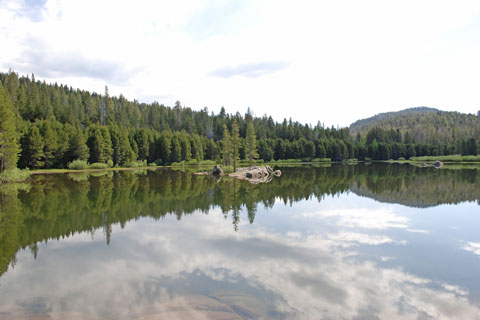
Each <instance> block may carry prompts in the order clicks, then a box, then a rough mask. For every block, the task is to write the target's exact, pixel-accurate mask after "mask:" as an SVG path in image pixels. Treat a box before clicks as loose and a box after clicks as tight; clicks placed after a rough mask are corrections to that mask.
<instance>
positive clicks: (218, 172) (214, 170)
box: [212, 165, 223, 175]
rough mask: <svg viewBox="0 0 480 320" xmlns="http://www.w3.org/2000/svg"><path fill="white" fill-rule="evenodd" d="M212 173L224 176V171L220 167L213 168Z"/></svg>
mask: <svg viewBox="0 0 480 320" xmlns="http://www.w3.org/2000/svg"><path fill="white" fill-rule="evenodd" d="M212 173H213V174H214V175H222V174H223V170H222V168H220V167H219V166H218V165H215V167H213V171H212Z"/></svg>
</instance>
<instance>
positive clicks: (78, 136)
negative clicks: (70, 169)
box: [67, 128, 89, 163]
mask: <svg viewBox="0 0 480 320" xmlns="http://www.w3.org/2000/svg"><path fill="white" fill-rule="evenodd" d="M88 156H89V150H88V147H87V144H86V139H85V136H84V134H83V132H82V130H80V129H78V128H77V129H75V130H74V131H73V133H72V136H71V137H70V139H69V143H68V149H67V163H68V162H72V161H74V160H88Z"/></svg>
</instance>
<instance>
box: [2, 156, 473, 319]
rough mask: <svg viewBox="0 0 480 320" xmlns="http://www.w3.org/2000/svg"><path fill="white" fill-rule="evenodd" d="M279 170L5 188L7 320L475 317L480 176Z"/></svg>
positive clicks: (54, 180)
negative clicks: (252, 177)
mask: <svg viewBox="0 0 480 320" xmlns="http://www.w3.org/2000/svg"><path fill="white" fill-rule="evenodd" d="M278 168H279V169H281V170H282V172H283V175H282V176H281V177H279V178H277V177H275V178H274V179H273V180H272V181H271V182H270V183H265V184H256V185H254V184H250V183H248V182H246V181H240V180H235V179H232V178H227V177H224V178H222V179H220V180H219V181H217V180H215V179H214V178H213V177H209V176H196V175H193V174H191V173H189V172H182V171H181V170H172V169H166V168H165V169H164V168H160V169H157V170H139V171H116V172H113V171H104V172H96V173H91V174H88V173H69V174H49V175H34V176H33V178H32V181H31V183H29V184H11V185H5V186H2V187H1V188H0V203H1V213H0V221H1V222H0V223H1V224H0V319H192V318H198V319H480V272H479V271H480V229H479V226H480V172H479V170H478V169H475V167H472V168H463V169H448V168H442V169H434V168H419V167H415V166H411V165H396V164H371V165H366V164H358V165H355V166H343V165H332V166H297V167H278ZM275 169H277V167H276V168H275Z"/></svg>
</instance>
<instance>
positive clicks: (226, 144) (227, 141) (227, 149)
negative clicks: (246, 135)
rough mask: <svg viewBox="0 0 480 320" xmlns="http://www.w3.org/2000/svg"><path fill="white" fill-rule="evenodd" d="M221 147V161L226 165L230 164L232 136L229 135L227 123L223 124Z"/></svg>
mask: <svg viewBox="0 0 480 320" xmlns="http://www.w3.org/2000/svg"><path fill="white" fill-rule="evenodd" d="M222 142H223V149H222V157H223V163H224V164H225V165H226V166H231V165H232V154H233V150H232V138H231V137H230V132H229V131H228V128H227V125H225V124H224V125H223V140H222Z"/></svg>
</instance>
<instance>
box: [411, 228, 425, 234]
mask: <svg viewBox="0 0 480 320" xmlns="http://www.w3.org/2000/svg"><path fill="white" fill-rule="evenodd" d="M406 231H407V232H412V233H424V234H428V233H430V231H428V230H422V229H406Z"/></svg>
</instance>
